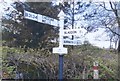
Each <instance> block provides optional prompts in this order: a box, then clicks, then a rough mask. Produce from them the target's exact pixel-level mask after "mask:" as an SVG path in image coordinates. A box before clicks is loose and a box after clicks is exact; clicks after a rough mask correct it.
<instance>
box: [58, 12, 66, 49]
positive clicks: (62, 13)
mask: <svg viewBox="0 0 120 81" xmlns="http://www.w3.org/2000/svg"><path fill="white" fill-rule="evenodd" d="M64 16H65V14H64V12H63V11H62V10H61V11H60V13H59V14H58V17H59V27H60V31H59V40H60V41H59V47H60V48H63V28H64Z"/></svg>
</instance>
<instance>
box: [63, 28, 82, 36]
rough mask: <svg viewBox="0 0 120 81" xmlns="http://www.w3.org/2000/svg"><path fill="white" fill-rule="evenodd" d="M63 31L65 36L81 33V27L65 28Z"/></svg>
mask: <svg viewBox="0 0 120 81" xmlns="http://www.w3.org/2000/svg"><path fill="white" fill-rule="evenodd" d="M63 32H64V33H63V35H64V36H72V35H80V33H81V31H80V30H79V29H70V30H63Z"/></svg>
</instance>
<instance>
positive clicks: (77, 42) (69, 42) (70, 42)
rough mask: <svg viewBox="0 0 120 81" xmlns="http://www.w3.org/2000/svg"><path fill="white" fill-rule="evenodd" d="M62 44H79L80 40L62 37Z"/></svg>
mask: <svg viewBox="0 0 120 81" xmlns="http://www.w3.org/2000/svg"><path fill="white" fill-rule="evenodd" d="M63 44H64V45H81V44H82V43H81V41H80V40H68V39H64V40H63Z"/></svg>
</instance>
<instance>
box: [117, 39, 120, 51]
mask: <svg viewBox="0 0 120 81" xmlns="http://www.w3.org/2000/svg"><path fill="white" fill-rule="evenodd" d="M117 50H118V53H120V38H119V41H118V48H117Z"/></svg>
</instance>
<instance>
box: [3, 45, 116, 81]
mask: <svg viewBox="0 0 120 81" xmlns="http://www.w3.org/2000/svg"><path fill="white" fill-rule="evenodd" d="M68 51H69V54H67V55H65V56H64V78H68V79H82V77H83V76H84V77H85V79H92V78H93V62H94V61H98V62H99V78H100V79H116V78H117V65H118V64H117V61H118V58H117V57H118V56H117V54H116V53H115V51H114V50H108V49H100V48H97V47H95V46H91V45H89V44H86V45H81V46H75V47H74V49H70V48H69V49H68ZM71 51H72V52H71ZM2 59H3V61H2V64H3V65H2V71H3V78H8V79H9V78H15V76H16V72H19V73H23V75H24V78H25V79H28V78H30V79H34V78H39V79H40V78H41V79H48V78H50V79H56V78H58V54H52V53H51V52H50V51H49V50H43V49H38V50H33V49H29V50H28V51H27V52H25V51H24V49H22V48H14V47H12V48H10V47H7V46H3V47H2ZM84 69H85V70H84ZM83 71H85V74H84V75H83Z"/></svg>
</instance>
